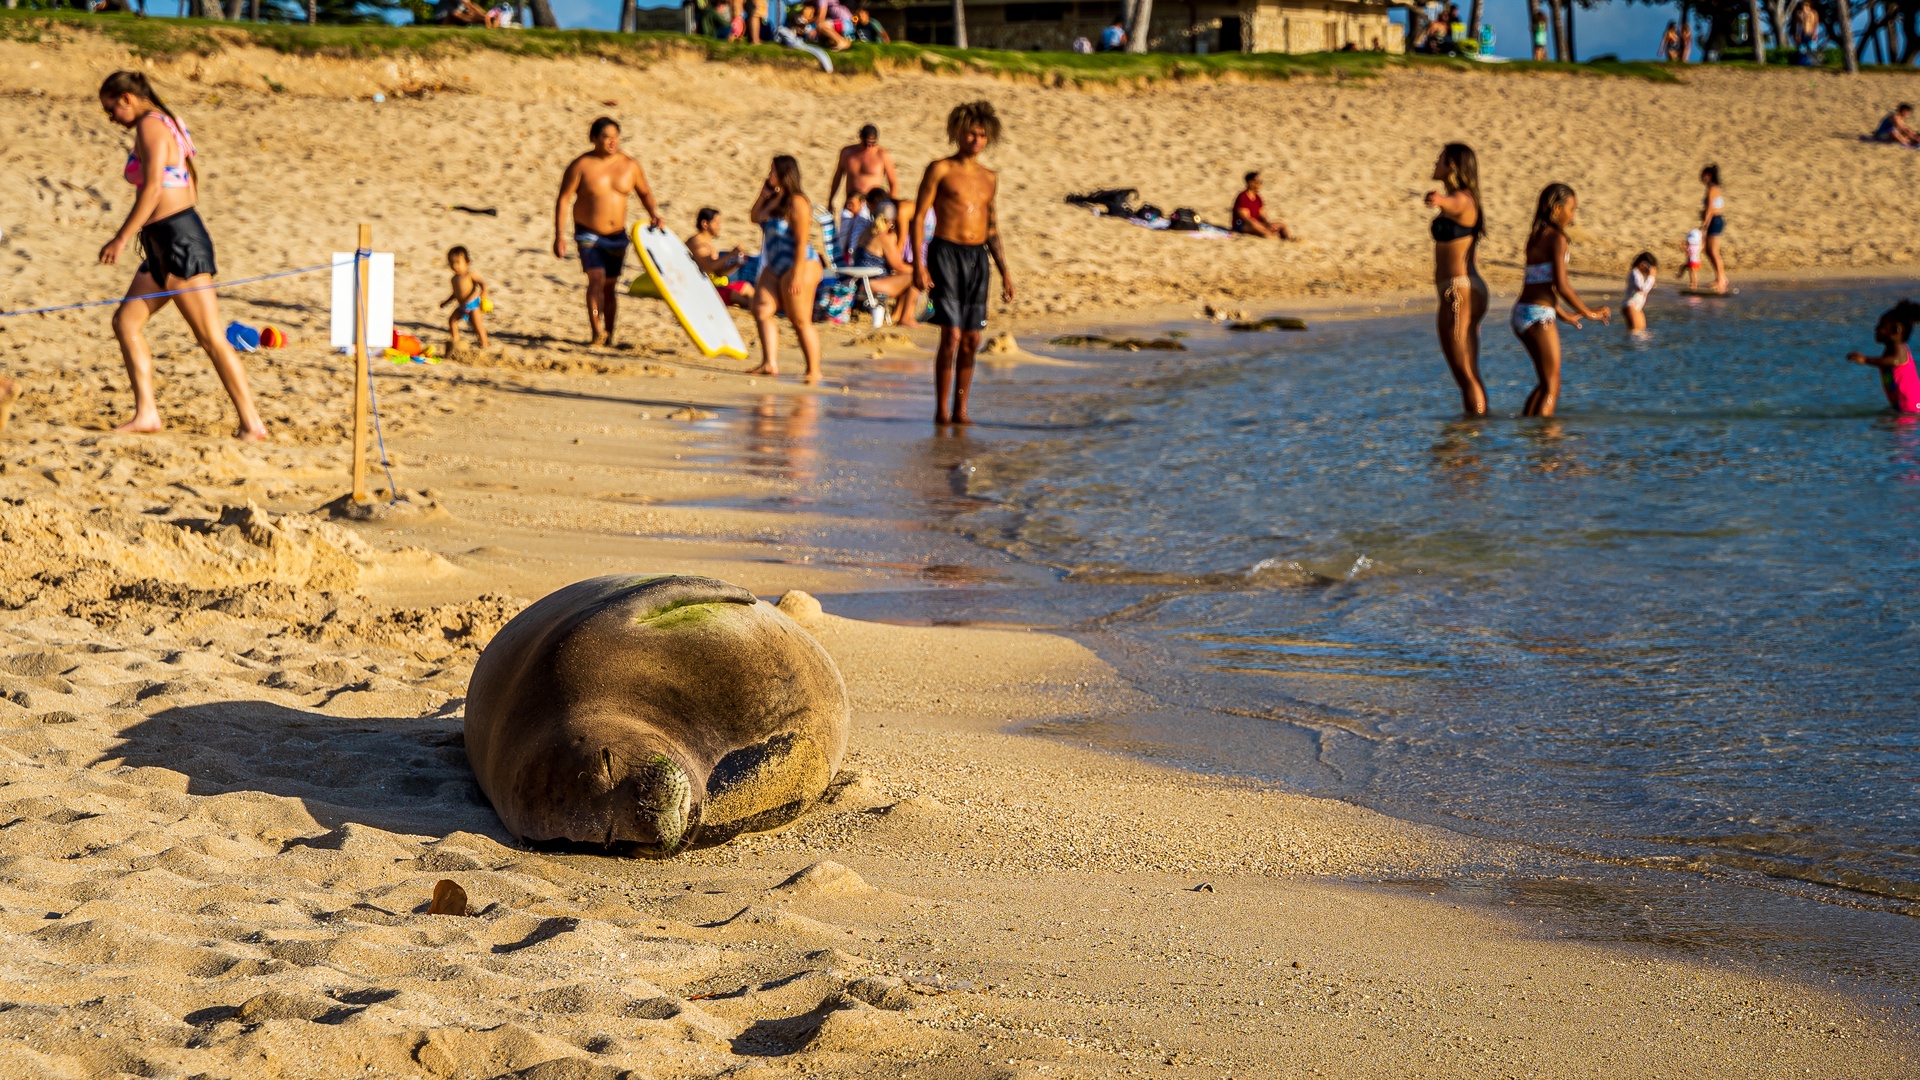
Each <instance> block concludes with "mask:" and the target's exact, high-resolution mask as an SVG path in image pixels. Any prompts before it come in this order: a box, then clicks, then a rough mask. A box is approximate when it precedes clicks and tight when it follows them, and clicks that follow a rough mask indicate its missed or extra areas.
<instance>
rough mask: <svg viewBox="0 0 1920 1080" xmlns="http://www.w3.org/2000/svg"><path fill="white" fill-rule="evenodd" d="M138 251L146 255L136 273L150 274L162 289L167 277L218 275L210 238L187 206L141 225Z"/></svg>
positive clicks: (197, 212) (198, 216) (191, 209)
mask: <svg viewBox="0 0 1920 1080" xmlns="http://www.w3.org/2000/svg"><path fill="white" fill-rule="evenodd" d="M140 250H141V251H142V252H143V253H144V254H145V255H146V259H145V261H143V262H141V264H140V272H141V273H146V274H152V275H153V280H155V281H157V282H159V283H160V286H161V287H162V288H165V287H166V284H167V278H168V276H172V277H177V278H190V277H196V276H198V275H200V274H217V273H219V271H218V270H216V269H214V265H213V237H211V236H208V235H207V225H206V222H204V221H201V220H200V212H199V211H197V210H195V209H194V208H193V207H191V206H189V207H187V208H186V209H185V210H182V211H180V212H179V213H177V214H173V215H171V216H168V217H163V218H161V219H160V220H159V221H149V222H148V223H147V224H146V225H144V226H142V227H141V229H140Z"/></svg>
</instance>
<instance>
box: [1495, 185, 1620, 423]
mask: <svg viewBox="0 0 1920 1080" xmlns="http://www.w3.org/2000/svg"><path fill="white" fill-rule="evenodd" d="M1579 202H1580V200H1579V199H1578V198H1577V197H1576V196H1575V195H1574V194H1573V189H1572V188H1570V187H1568V186H1567V185H1565V184H1548V185H1547V186H1546V188H1545V189H1543V190H1542V191H1541V192H1540V203H1539V205H1538V206H1537V207H1535V209H1534V211H1533V228H1532V230H1531V231H1530V232H1529V233H1528V235H1527V276H1526V285H1525V287H1523V288H1522V289H1521V290H1520V299H1519V300H1517V301H1515V302H1514V305H1513V334H1514V336H1515V337H1517V338H1519V339H1520V343H1521V344H1522V345H1525V346H1526V347H1527V355H1529V356H1531V357H1532V358H1533V370H1534V371H1535V372H1537V373H1538V374H1539V376H1540V384H1539V385H1538V386H1536V387H1534V388H1533V393H1531V394H1529V395H1528V396H1527V407H1526V408H1525V409H1523V410H1521V413H1520V415H1522V416H1552V415H1553V408H1554V405H1556V404H1557V403H1558V402H1559V400H1560V330H1559V328H1558V326H1557V325H1556V324H1555V320H1556V319H1565V320H1566V321H1567V322H1569V323H1572V324H1573V325H1574V326H1575V327H1576V328H1577V327H1578V326H1579V325H1580V320H1581V319H1582V318H1588V319H1599V320H1600V321H1601V322H1612V321H1613V312H1612V311H1610V310H1609V309H1607V308H1600V309H1598V310H1595V309H1593V308H1589V307H1588V306H1587V305H1585V304H1583V303H1581V302H1580V297H1579V295H1578V294H1576V293H1575V292H1574V291H1573V283H1572V282H1570V281H1568V280H1567V226H1569V225H1572V224H1573V213H1574V210H1575V209H1576V208H1577V207H1578V206H1579ZM1561 300H1565V301H1566V302H1567V305H1568V306H1569V307H1571V308H1573V313H1571V314H1570V313H1568V312H1567V311H1565V310H1564V309H1562V308H1561V307H1560V301H1561Z"/></svg>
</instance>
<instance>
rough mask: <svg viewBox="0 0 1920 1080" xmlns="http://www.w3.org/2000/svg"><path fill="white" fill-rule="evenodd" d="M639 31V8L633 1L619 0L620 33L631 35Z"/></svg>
mask: <svg viewBox="0 0 1920 1080" xmlns="http://www.w3.org/2000/svg"><path fill="white" fill-rule="evenodd" d="M638 29H640V8H639V7H638V5H636V4H635V3H634V0H620V32H621V33H623V34H631V33H633V32H634V31H635V30H638Z"/></svg>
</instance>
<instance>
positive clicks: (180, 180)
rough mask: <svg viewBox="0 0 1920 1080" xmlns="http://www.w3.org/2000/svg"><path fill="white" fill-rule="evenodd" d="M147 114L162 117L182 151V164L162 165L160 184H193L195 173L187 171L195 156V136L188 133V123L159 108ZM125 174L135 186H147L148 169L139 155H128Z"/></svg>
mask: <svg viewBox="0 0 1920 1080" xmlns="http://www.w3.org/2000/svg"><path fill="white" fill-rule="evenodd" d="M147 116H157V117H159V118H160V122H161V123H163V124H165V125H167V130H168V131H169V132H171V133H172V135H173V143H174V146H175V147H177V148H178V149H179V151H180V164H178V165H162V166H160V186H161V187H163V188H183V187H191V186H193V174H192V173H190V172H188V171H187V159H188V158H190V157H192V156H193V136H191V135H189V134H187V128H186V125H184V124H182V123H181V122H180V121H178V120H175V119H174V118H173V117H171V116H168V115H167V114H166V113H163V112H160V111H159V110H157V109H156V110H154V111H153V112H150V113H148V114H147ZM141 119H142V120H144V119H146V116H143V117H141ZM124 175H125V176H126V178H127V183H129V184H132V185H133V186H134V187H144V186H146V179H147V178H146V170H145V169H143V168H142V167H141V165H140V157H139V155H137V154H128V155H127V167H126V170H125V173H124Z"/></svg>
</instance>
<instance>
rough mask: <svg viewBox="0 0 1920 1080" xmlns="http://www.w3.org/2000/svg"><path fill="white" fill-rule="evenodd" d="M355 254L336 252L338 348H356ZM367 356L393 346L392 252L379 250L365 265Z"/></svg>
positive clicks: (334, 335)
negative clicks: (354, 324)
mask: <svg viewBox="0 0 1920 1080" xmlns="http://www.w3.org/2000/svg"><path fill="white" fill-rule="evenodd" d="M353 262H354V260H353V252H351V251H336V252H334V253H333V333H332V337H331V339H330V340H331V343H332V345H333V347H334V348H336V349H348V350H351V349H352V348H353V299H354V298H353V270H354V266H353ZM366 273H367V353H368V354H369V355H372V356H378V355H380V350H381V349H385V348H387V347H389V346H391V345H392V344H393V252H391V251H376V252H374V253H373V257H372V258H370V259H368V260H367V262H366Z"/></svg>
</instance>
